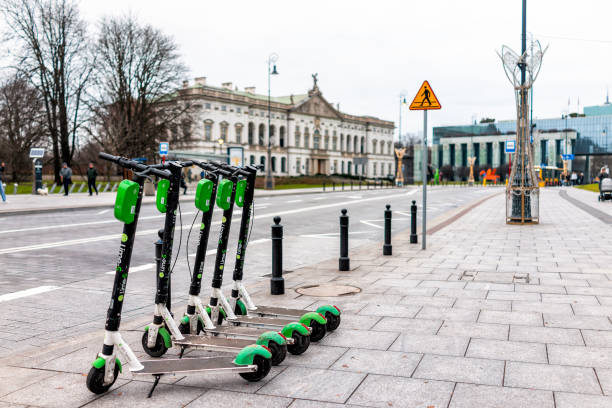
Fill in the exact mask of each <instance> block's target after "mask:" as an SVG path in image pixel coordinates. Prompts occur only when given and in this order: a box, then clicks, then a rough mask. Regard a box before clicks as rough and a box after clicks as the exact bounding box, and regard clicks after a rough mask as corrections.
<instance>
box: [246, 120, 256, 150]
mask: <svg viewBox="0 0 612 408" xmlns="http://www.w3.org/2000/svg"><path fill="white" fill-rule="evenodd" d="M247 137H248V140H247V141H248V143H249V144H250V145H252V144H255V142H254V140H253V138H254V137H255V124H254V123H253V122H249V131H248V135H247Z"/></svg>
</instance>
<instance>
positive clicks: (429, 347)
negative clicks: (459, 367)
mask: <svg viewBox="0 0 612 408" xmlns="http://www.w3.org/2000/svg"><path fill="white" fill-rule="evenodd" d="M469 340H470V339H469V338H468V337H458V336H438V335H431V334H418V333H403V334H401V335H400V336H399V337H398V338H397V340H396V341H395V342H394V343H393V345H391V347H390V348H389V350H391V351H405V352H410V353H429V354H440V355H451V356H463V355H464V354H465V350H466V349H467V346H468V342H469Z"/></svg>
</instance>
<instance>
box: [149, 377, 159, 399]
mask: <svg viewBox="0 0 612 408" xmlns="http://www.w3.org/2000/svg"><path fill="white" fill-rule="evenodd" d="M161 376H162V375H161V374H155V381H154V382H153V386H152V387H151V391H149V395H148V396H147V398H151V396H152V395H153V391H155V387H157V384H159V379H160V378H161Z"/></svg>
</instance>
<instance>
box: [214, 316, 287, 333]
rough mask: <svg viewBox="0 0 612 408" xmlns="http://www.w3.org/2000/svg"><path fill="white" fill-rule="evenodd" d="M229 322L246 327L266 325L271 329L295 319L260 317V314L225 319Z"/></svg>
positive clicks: (281, 326) (278, 327) (280, 327)
mask: <svg viewBox="0 0 612 408" xmlns="http://www.w3.org/2000/svg"><path fill="white" fill-rule="evenodd" d="M226 320H227V322H228V323H229V324H233V325H236V326H247V327H268V328H271V329H274V330H276V329H282V328H283V327H285V326H286V325H288V324H289V323H295V321H296V319H289V318H287V319H284V318H281V319H275V318H272V317H260V316H249V315H247V316H244V315H240V316H236V318H235V319H226Z"/></svg>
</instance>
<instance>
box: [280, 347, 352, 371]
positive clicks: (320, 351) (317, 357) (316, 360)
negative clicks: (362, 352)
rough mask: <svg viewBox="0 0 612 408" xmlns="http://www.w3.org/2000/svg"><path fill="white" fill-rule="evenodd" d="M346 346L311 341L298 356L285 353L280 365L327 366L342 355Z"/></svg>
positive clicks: (345, 350)
mask: <svg viewBox="0 0 612 408" xmlns="http://www.w3.org/2000/svg"><path fill="white" fill-rule="evenodd" d="M347 350H348V348H346V347H331V346H324V345H321V344H318V343H317V344H315V343H311V344H310V346H309V347H308V350H307V351H306V352H305V353H304V354H301V355H299V356H296V357H292V355H291V354H288V355H287V358H286V359H285V361H283V362H282V363H281V364H282V365H292V366H293V365H298V366H304V367H311V368H328V367H330V366H331V365H332V364H333V363H334V362H335V361H336V360H338V359H339V358H340V357H342V356H343V355H344V354H345V353H346V352H347Z"/></svg>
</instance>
